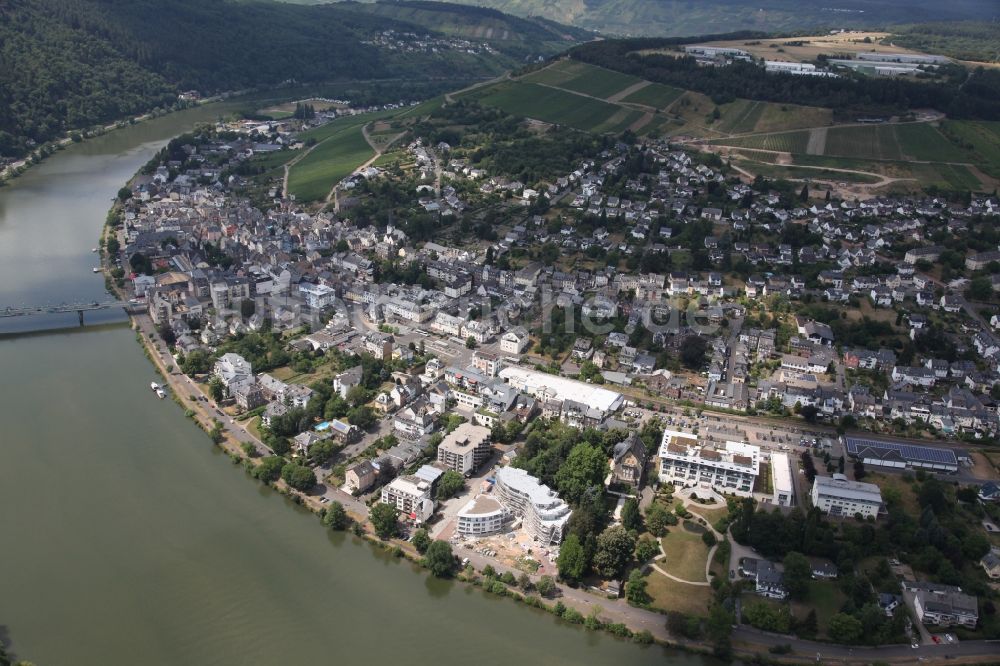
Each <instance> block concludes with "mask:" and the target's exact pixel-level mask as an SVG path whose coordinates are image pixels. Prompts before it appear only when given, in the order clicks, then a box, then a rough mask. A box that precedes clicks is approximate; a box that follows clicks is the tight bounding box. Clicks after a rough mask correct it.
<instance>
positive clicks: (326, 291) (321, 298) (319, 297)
mask: <svg viewBox="0 0 1000 666" xmlns="http://www.w3.org/2000/svg"><path fill="white" fill-rule="evenodd" d="M299 293H300V294H301V295H302V298H304V299H305V301H306V305H308V306H309V307H310V308H311V309H313V310H322V309H323V308H325V307H329V306H331V305H333V302H334V300H335V299H336V297H337V294H336V292H335V291H334V290H333V289H332V288H331V287H327V286H326V285H325V284H312V283H310V282H302V283H301V284H299Z"/></svg>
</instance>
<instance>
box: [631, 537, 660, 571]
mask: <svg viewBox="0 0 1000 666" xmlns="http://www.w3.org/2000/svg"><path fill="white" fill-rule="evenodd" d="M659 553H660V544H659V542H657V541H656V539H651V538H650V537H648V536H642V537H640V538H639V540H638V541H637V542H636V544H635V559H636V561H637V562H639V563H640V564H642V563H645V562H649V561H650V560H651V559H653V558H654V557H656V556H657V555H658V554H659Z"/></svg>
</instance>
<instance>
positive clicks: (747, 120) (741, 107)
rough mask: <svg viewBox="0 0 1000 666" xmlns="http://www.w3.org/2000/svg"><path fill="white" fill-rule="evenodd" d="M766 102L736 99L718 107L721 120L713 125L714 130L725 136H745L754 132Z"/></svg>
mask: <svg viewBox="0 0 1000 666" xmlns="http://www.w3.org/2000/svg"><path fill="white" fill-rule="evenodd" d="M765 106H767V103H766V102H756V101H752V100H749V99H738V100H736V101H735V102H729V103H728V104H723V105H722V106H720V107H719V113H721V114H722V118H721V119H720V120H719V121H718V122H717V123H715V125H714V127H715V129H717V130H719V131H721V132H726V133H727V134H745V133H746V132H752V131H754V128H755V127H756V126H757V122H758V121H759V120H760V118H761V116H762V115H763V114H764V107H765Z"/></svg>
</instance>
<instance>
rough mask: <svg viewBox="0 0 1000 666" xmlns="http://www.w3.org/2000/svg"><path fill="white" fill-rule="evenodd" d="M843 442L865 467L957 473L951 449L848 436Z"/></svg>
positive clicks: (956, 459)
mask: <svg viewBox="0 0 1000 666" xmlns="http://www.w3.org/2000/svg"><path fill="white" fill-rule="evenodd" d="M841 442H842V443H843V445H844V451H845V452H846V453H847V455H848V456H850V457H851V458H852V459H854V460H860V461H861V462H863V463H864V464H866V465H876V466H878V467H892V468H896V469H906V468H910V469H926V470H930V471H933V472H947V473H949V474H954V473H955V472H957V471H958V457H957V456H956V455H955V452H954V451H952V450H951V449H942V448H938V447H934V446H920V445H918V444H909V443H907V442H899V441H893V440H882V439H869V438H867V437H851V436H846V435H845V436H843V437H841Z"/></svg>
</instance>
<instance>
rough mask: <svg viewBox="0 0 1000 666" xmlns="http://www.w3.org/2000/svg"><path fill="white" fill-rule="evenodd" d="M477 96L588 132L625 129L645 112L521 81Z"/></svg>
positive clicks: (484, 101)
mask: <svg viewBox="0 0 1000 666" xmlns="http://www.w3.org/2000/svg"><path fill="white" fill-rule="evenodd" d="M474 96H475V97H476V98H477V99H478V100H479V102H480V103H482V104H486V105H489V106H495V107H498V108H500V109H503V110H504V111H506V112H507V113H510V114H512V115H517V116H526V117H528V118H534V119H536V120H541V121H544V122H547V123H554V124H560V125H568V126H569V127H573V128H575V129H579V130H583V131H586V132H600V131H610V132H614V131H621V130H623V129H625V128H627V127H628V126H629V125H631V124H632V123H633V122H635V121H636V120H638V119H639V118H640V117H641V115H642V114H641V113H640V112H639V111H632V110H625V111H626V113H625V114H620V113H619V112H620V111H622V110H623V108H622V107H620V106H617V105H615V104H609V103H607V102H602V101H600V100H596V99H591V98H589V97H582V96H580V95H574V94H573V93H570V92H566V91H564V90H558V89H556V88H548V87H545V86H540V85H537V84H534V83H523V82H520V81H505V82H503V83H499V84H497V85H495V86H492V87H489V88H484V89H483V90H482V91H476V92H475V93H474Z"/></svg>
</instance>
